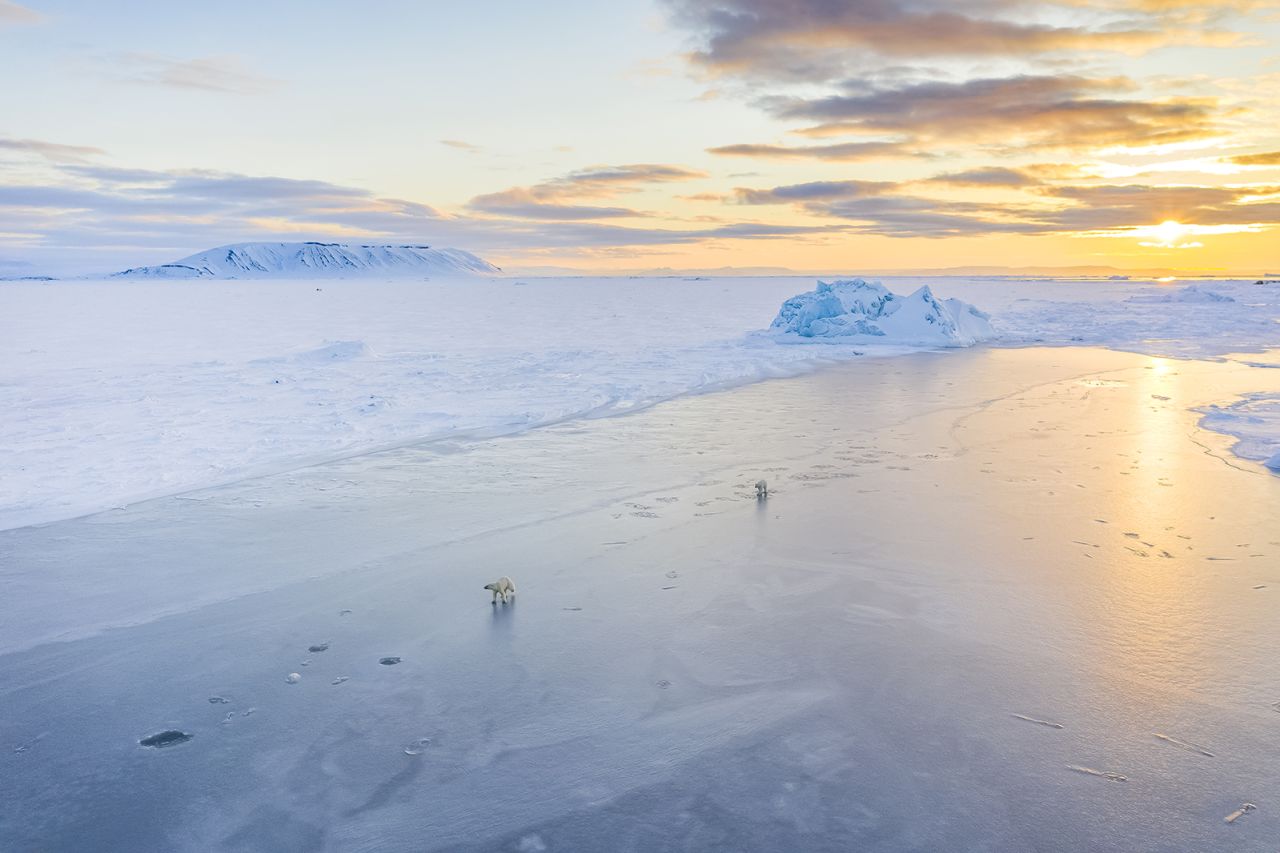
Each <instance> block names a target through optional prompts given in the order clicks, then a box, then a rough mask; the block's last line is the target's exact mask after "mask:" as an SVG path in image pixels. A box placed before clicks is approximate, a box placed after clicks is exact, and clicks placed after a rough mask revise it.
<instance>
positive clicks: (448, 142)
mask: <svg viewBox="0 0 1280 853" xmlns="http://www.w3.org/2000/svg"><path fill="white" fill-rule="evenodd" d="M440 144H441V145H444V146H447V147H449V148H456V149H458V150H459V151H466V152H468V153H470V154H477V153H479V152H480V151H483V150H484V149H483V148H481V147H480V146H479V145H472V144H471V143H470V142H464V141H463V140H461V139H441V140H440Z"/></svg>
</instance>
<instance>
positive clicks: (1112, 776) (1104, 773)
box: [1067, 764, 1129, 782]
mask: <svg viewBox="0 0 1280 853" xmlns="http://www.w3.org/2000/svg"><path fill="white" fill-rule="evenodd" d="M1067 769H1068V770H1074V771H1075V772H1077V773H1083V774H1085V775H1086V776H1097V777H1098V778H1100V779H1106V780H1107V781H1108V782H1128V781H1129V777H1128V776H1123V775H1121V774H1119V773H1112V772H1111V771H1110V770H1094V769H1093V768H1092V767H1083V766H1081V765H1079V764H1068V765H1067Z"/></svg>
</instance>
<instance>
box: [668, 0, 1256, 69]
mask: <svg viewBox="0 0 1280 853" xmlns="http://www.w3.org/2000/svg"><path fill="white" fill-rule="evenodd" d="M666 5H667V6H668V7H669V8H670V9H671V16H672V20H673V22H674V23H675V24H676V25H677V26H679V27H681V28H683V29H685V30H688V31H689V32H691V33H692V34H693V36H694V38H695V39H696V41H697V43H698V47H697V49H696V50H695V51H694V52H693V54H692V58H693V61H694V62H695V63H696V64H697V65H699V66H701V67H703V68H705V69H708V70H709V71H712V72H715V73H721V74H723V73H732V74H738V75H744V76H749V77H756V78H760V77H764V78H771V79H784V80H830V79H833V78H835V77H839V76H842V75H844V74H846V73H848V72H849V71H850V70H851V69H860V68H861V67H863V66H865V65H866V64H867V63H866V61H865V60H866V57H868V56H872V57H913V58H914V57H920V56H928V57H934V58H947V57H1014V58H1023V57H1030V56H1036V55H1042V54H1061V53H1064V52H1074V51H1121V52H1126V53H1134V52H1142V51H1147V50H1151V49H1153V48H1156V47H1161V46H1165V45H1170V44H1206V43H1208V44H1226V43H1231V42H1232V41H1233V40H1234V38H1233V36H1232V35H1231V34H1230V33H1228V32H1226V31H1224V30H1219V29H1214V28H1212V27H1207V26H1205V24H1206V22H1207V18H1206V17H1205V16H1203V15H1196V16H1195V17H1194V18H1191V17H1188V15H1187V14H1186V13H1187V10H1188V9H1190V8H1192V7H1191V4H1189V3H1177V4H1172V3H1152V2H1144V0H1137V2H1131V3H1115V4H1112V5H1113V6H1114V7H1115V8H1116V10H1117V11H1121V12H1124V13H1126V14H1124V16H1123V20H1124V22H1123V23H1120V24H1117V23H1116V22H1115V21H1116V18H1115V17H1113V18H1112V19H1111V22H1109V23H1105V24H1092V23H1089V21H1099V20H1100V18H1099V16H1096V15H1084V14H1078V13H1077V14H1074V15H1072V14H1061V15H1058V16H1056V18H1057V19H1059V20H1061V21H1062V23H1059V24H1054V25H1051V24H1047V23H1040V22H1036V21H1035V20H1034V19H1035V18H1041V19H1043V18H1044V17H1045V16H1044V15H1043V14H1038V13H1043V12H1044V11H1045V7H1046V4H1043V3H1033V2H1030V0H911V1H910V2H904V0H666ZM1061 5H1062V4H1059V8H1061ZM1202 5H1208V6H1213V5H1215V4H1213V3H1208V4H1202ZM1229 5H1232V6H1239V5H1241V4H1238V3H1232V4H1229ZM1073 18H1074V19H1075V22H1074V23H1073V22H1072V19H1073Z"/></svg>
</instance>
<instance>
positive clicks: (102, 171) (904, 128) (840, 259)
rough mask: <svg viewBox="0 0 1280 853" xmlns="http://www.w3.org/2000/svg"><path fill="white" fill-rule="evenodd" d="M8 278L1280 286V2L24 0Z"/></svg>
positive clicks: (1, 102)
mask: <svg viewBox="0 0 1280 853" xmlns="http://www.w3.org/2000/svg"><path fill="white" fill-rule="evenodd" d="M0 81H3V85H0V276H6V275H8V276H13V275H31V274H47V273H54V274H57V273H88V272H109V271H113V270H116V269H121V268H124V267H128V266H137V265H142V264H150V263H163V262H167V261H172V260H175V259H178V258H181V257H184V256H186V255H190V254H193V253H195V252H197V251H200V250H203V249H207V248H210V247H213V246H218V245H224V244H227V243H234V242H243V241H255V240H270V241H296V240H329V241H340V242H357V243H399V242H412V243H427V244H432V245H439V246H451V247H457V248H462V249H467V250H470V251H473V252H476V253H477V254H479V255H481V256H482V257H484V258H486V259H487V260H490V261H491V262H493V263H496V264H498V265H499V266H502V267H503V268H504V269H508V270H512V271H530V272H536V271H559V270H573V271H582V272H624V271H626V272H633V271H642V270H667V269H670V270H714V269H722V268H769V269H773V268H778V269H784V268H785V269H792V270H797V271H823V272H845V273H850V274H857V273H860V272H887V271H892V270H902V271H921V270H935V269H936V270H942V269H948V268H955V267H1010V268H1020V267H1035V268H1047V267H1074V266H1107V267H1115V268H1117V269H1121V270H1145V269H1165V268H1168V269H1177V270H1184V271H1187V272H1220V273H1239V274H1246V275H1262V274H1264V273H1265V272H1273V273H1280V4H1277V3H1275V2H1257V0H1217V2H1215V0H1195V2H1191V0H1092V2H1086V0H1060V1H1059V2H1055V3H1029V2H1021V0H843V2H841V1H840V0H612V2H609V3H599V2H597V0H592V2H586V0H554V2H548V3H541V4H535V3H528V2H524V1H523V0H479V2H473V3H469V4H457V3H446V2H407V0H365V2H363V3H361V4H358V5H353V4H349V3H339V2H325V0H309V2H300V0H269V2H266V3H263V2H255V3H249V2H243V0H223V2H219V3H217V4H206V3H167V4H125V3H103V2H88V0H23V2H17V0H0Z"/></svg>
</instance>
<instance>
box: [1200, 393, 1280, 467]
mask: <svg viewBox="0 0 1280 853" xmlns="http://www.w3.org/2000/svg"><path fill="white" fill-rule="evenodd" d="M1196 411H1197V412H1200V413H1201V414H1202V415H1204V417H1202V418H1201V419H1200V426H1201V427H1203V428H1204V429H1207V430H1212V431H1213V432H1218V433H1222V434H1223V435H1230V436H1233V437H1234V438H1236V439H1237V441H1236V443H1235V445H1234V446H1232V448H1231V452H1232V453H1234V454H1235V455H1236V456H1239V457H1240V458H1242V459H1249V460H1251V461H1254V462H1261V463H1262V464H1263V465H1265V466H1266V467H1267V468H1269V469H1271V470H1272V471H1275V472H1276V473H1278V474H1280V394H1267V393H1258V394H1246V395H1245V396H1244V397H1242V398H1240V399H1239V400H1237V401H1236V402H1234V403H1230V404H1227V405H1225V406H1205V407H1203V408H1199V409H1196Z"/></svg>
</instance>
